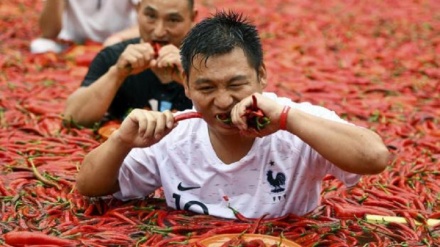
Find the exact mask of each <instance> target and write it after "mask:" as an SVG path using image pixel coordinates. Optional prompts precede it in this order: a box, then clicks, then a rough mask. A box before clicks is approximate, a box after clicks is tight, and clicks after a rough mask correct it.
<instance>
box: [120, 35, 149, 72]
mask: <svg viewBox="0 0 440 247" xmlns="http://www.w3.org/2000/svg"><path fill="white" fill-rule="evenodd" d="M154 57H155V52H154V49H153V47H152V46H151V44H149V43H140V44H131V45H128V46H127V48H125V50H124V52H122V54H121V56H120V57H119V59H118V62H117V63H116V67H117V69H118V74H119V75H120V76H121V77H127V76H129V75H134V74H138V73H140V72H142V71H144V70H146V69H148V68H150V63H151V62H152V60H153V59H154Z"/></svg>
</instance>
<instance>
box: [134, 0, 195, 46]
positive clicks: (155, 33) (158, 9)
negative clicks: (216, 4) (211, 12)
mask: <svg viewBox="0 0 440 247" xmlns="http://www.w3.org/2000/svg"><path fill="white" fill-rule="evenodd" d="M138 8H139V9H138V23H139V31H140V36H141V38H142V40H143V41H144V42H153V41H154V42H158V43H160V44H162V45H165V44H173V45H175V46H177V47H179V46H180V43H181V42H182V40H183V38H184V37H185V35H186V33H187V32H188V31H189V30H190V29H191V27H192V26H193V24H194V20H195V15H196V13H195V12H194V11H193V10H192V9H190V7H189V5H188V1H186V0H142V1H141V2H140V4H139V6H138Z"/></svg>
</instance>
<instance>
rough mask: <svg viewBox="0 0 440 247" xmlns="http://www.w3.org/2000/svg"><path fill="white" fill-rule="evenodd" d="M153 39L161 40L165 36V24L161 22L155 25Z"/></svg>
mask: <svg viewBox="0 0 440 247" xmlns="http://www.w3.org/2000/svg"><path fill="white" fill-rule="evenodd" d="M153 34H154V37H156V39H161V38H164V37H165V35H166V28H165V24H164V22H163V21H158V22H157V23H156V26H155V27H154V32H153Z"/></svg>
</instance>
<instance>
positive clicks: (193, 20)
mask: <svg viewBox="0 0 440 247" xmlns="http://www.w3.org/2000/svg"><path fill="white" fill-rule="evenodd" d="M198 16H199V10H198V9H196V8H194V10H193V13H192V16H191V21H192V22H195V21H196V20H197V17H198Z"/></svg>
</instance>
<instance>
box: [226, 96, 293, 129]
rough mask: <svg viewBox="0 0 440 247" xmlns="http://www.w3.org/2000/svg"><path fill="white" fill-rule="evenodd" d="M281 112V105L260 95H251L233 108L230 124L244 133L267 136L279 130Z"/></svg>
mask: <svg viewBox="0 0 440 247" xmlns="http://www.w3.org/2000/svg"><path fill="white" fill-rule="evenodd" d="M282 112H283V106H282V105H279V104H277V103H275V102H274V101H272V100H270V99H269V98H266V97H263V96H262V95H261V94H253V95H251V96H249V97H247V98H245V99H243V100H242V101H241V102H239V103H238V104H237V105H235V106H234V108H233V109H232V111H231V122H232V124H234V125H235V126H237V128H239V129H240V130H242V131H243V132H244V133H258V135H269V134H271V133H274V132H276V131H278V130H279V129H280V128H279V122H280V116H281V115H282ZM286 114H287V113H286ZM284 117H287V116H284Z"/></svg>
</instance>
